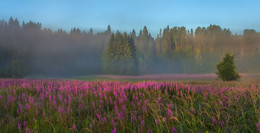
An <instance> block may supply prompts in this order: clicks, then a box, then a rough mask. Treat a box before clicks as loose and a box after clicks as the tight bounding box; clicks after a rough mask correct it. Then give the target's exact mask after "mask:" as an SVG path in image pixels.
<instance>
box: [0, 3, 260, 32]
mask: <svg viewBox="0 0 260 133" xmlns="http://www.w3.org/2000/svg"><path fill="white" fill-rule="evenodd" d="M259 5H260V0H0V19H4V20H9V18H10V17H11V16H12V17H13V18H17V19H18V20H19V21H24V22H29V21H30V20H32V21H33V22H40V23H41V24H42V27H44V28H50V29H53V30H57V29H60V28H62V29H64V30H66V31H70V29H71V28H74V27H76V28H80V29H83V30H89V29H90V28H93V29H94V30H96V31H102V30H105V29H107V26H108V25H111V27H112V31H116V30H119V31H127V32H129V31H131V30H132V29H135V30H136V31H139V30H140V29H142V28H143V27H144V26H147V28H148V30H149V32H150V33H151V34H152V35H153V36H155V35H156V34H158V33H159V31H160V29H163V28H165V27H166V26H167V25H169V26H170V27H173V26H185V27H186V28H188V29H190V28H193V29H196V28H197V27H198V26H206V27H207V26H209V25H210V24H216V25H220V26H221V27H222V28H229V29H230V30H231V31H232V33H238V34H242V33H243V30H244V29H255V30H256V31H257V32H259V31H260V16H259V14H260V8H259Z"/></svg>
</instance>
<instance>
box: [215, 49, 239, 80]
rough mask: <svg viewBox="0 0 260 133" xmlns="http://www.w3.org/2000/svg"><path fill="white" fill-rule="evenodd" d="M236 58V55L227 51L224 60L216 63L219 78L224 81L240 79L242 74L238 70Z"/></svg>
mask: <svg viewBox="0 0 260 133" xmlns="http://www.w3.org/2000/svg"><path fill="white" fill-rule="evenodd" d="M234 58H235V56H234V55H232V54H230V53H226V54H225V56H224V57H223V58H222V60H221V61H220V62H219V63H218V64H217V65H216V67H217V72H216V74H217V76H218V78H220V79H222V80H223V81H232V80H238V79H239V78H240V75H239V74H238V72H237V71H236V66H235V62H234Z"/></svg>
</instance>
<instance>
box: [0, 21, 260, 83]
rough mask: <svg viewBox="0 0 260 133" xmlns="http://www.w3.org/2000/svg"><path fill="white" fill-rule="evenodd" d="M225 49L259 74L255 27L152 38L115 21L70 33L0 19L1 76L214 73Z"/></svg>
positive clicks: (241, 66)
mask: <svg viewBox="0 0 260 133" xmlns="http://www.w3.org/2000/svg"><path fill="white" fill-rule="evenodd" d="M226 52H230V53H233V54H234V55H235V61H236V65H237V70H238V71H239V72H242V73H256V72H260V67H259V66H260V61H259V55H260V33H258V32H256V31H255V30H254V29H245V30H244V32H243V34H233V33H232V32H231V31H230V30H229V29H226V28H221V27H220V26H219V25H213V24H212V25H209V26H208V27H197V28H196V29H186V28H185V27H183V26H182V27H176V26H174V27H169V26H167V27H165V28H164V29H161V30H160V32H159V33H158V34H157V36H156V37H153V36H152V35H151V33H149V31H148V28H147V27H146V26H144V28H143V29H141V30H140V31H139V32H137V31H136V30H135V29H133V30H132V31H131V32H121V31H116V30H112V29H111V26H110V25H108V27H107V30H105V31H102V32H95V31H94V30H93V29H92V28H91V29H89V30H88V31H85V30H81V29H78V28H72V29H71V31H70V32H67V31H65V30H63V29H58V30H57V31H54V30H51V29H49V28H45V27H42V26H41V23H38V22H37V23H36V22H32V21H30V22H19V21H18V20H17V19H13V18H12V17H11V18H10V19H9V20H8V21H6V20H1V21H0V60H1V61H0V77H14V78H20V77H25V76H31V75H36V76H52V77H70V76H82V75H98V74H119V75H141V74H156V73H215V72H216V64H217V62H219V60H220V59H221V57H222V56H223V55H224V54H225V53H226ZM117 70H118V71H117Z"/></svg>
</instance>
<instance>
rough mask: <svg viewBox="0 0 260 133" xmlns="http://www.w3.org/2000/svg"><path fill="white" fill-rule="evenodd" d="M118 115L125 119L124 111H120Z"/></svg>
mask: <svg viewBox="0 0 260 133" xmlns="http://www.w3.org/2000/svg"><path fill="white" fill-rule="evenodd" d="M118 117H119V119H121V120H123V119H124V113H123V112H122V111H120V113H118Z"/></svg>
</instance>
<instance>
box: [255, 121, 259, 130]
mask: <svg viewBox="0 0 260 133" xmlns="http://www.w3.org/2000/svg"><path fill="white" fill-rule="evenodd" d="M256 127H257V130H259V131H260V124H259V122H257V123H256Z"/></svg>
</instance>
